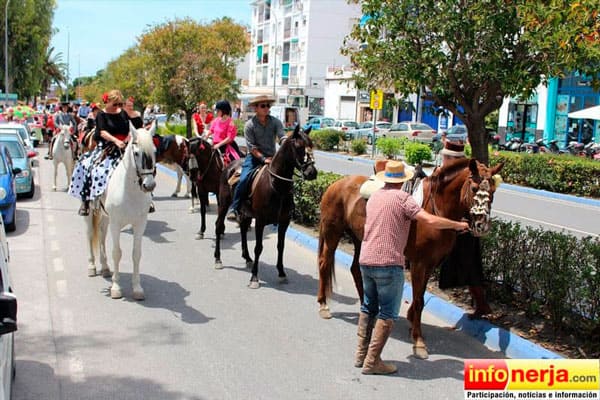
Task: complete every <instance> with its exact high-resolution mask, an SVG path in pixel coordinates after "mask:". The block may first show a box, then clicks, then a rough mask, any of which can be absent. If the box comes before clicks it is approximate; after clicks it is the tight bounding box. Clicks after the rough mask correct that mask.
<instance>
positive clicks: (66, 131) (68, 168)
mask: <svg viewBox="0 0 600 400" xmlns="http://www.w3.org/2000/svg"><path fill="white" fill-rule="evenodd" d="M71 128H72V126H71V124H69V125H61V126H60V132H59V133H58V134H57V135H56V137H55V138H54V145H53V146H52V163H53V164H54V184H53V185H52V190H54V191H56V176H57V175H58V166H59V165H60V164H63V165H64V166H65V172H66V173H67V187H68V186H69V183H70V182H71V175H72V174H73V164H74V163H73V149H72V148H71Z"/></svg>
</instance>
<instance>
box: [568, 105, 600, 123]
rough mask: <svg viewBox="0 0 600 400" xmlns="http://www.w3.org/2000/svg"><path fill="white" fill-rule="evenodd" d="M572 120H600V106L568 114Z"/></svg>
mask: <svg viewBox="0 0 600 400" xmlns="http://www.w3.org/2000/svg"><path fill="white" fill-rule="evenodd" d="M567 115H568V117H569V118H572V119H595V120H600V106H595V107H590V108H584V109H583V110H579V111H573V112H571V113H569V114H567Z"/></svg>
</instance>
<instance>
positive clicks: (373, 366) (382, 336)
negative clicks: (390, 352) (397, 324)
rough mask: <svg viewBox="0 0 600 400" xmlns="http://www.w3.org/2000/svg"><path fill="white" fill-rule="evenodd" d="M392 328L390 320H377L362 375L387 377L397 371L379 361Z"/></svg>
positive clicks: (393, 367)
mask: <svg viewBox="0 0 600 400" xmlns="http://www.w3.org/2000/svg"><path fill="white" fill-rule="evenodd" d="M393 326H394V321H393V320H391V319H378V320H377V322H376V323H375V329H374V330H373V337H372V338H371V343H370V344H369V351H368V353H367V357H365V362H364V366H363V369H362V373H363V375H372V374H375V375H388V374H393V373H394V372H396V371H397V370H398V368H396V366H395V365H394V364H386V363H384V362H383V361H381V352H382V350H383V347H384V346H385V343H386V342H387V340H388V338H389V337H390V334H391V333H392V327H393Z"/></svg>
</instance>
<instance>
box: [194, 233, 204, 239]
mask: <svg viewBox="0 0 600 400" xmlns="http://www.w3.org/2000/svg"><path fill="white" fill-rule="evenodd" d="M202 239H204V233H196V240H202Z"/></svg>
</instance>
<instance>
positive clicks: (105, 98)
mask: <svg viewBox="0 0 600 400" xmlns="http://www.w3.org/2000/svg"><path fill="white" fill-rule="evenodd" d="M102 102H104V104H106V103H108V93H104V94H103V95H102Z"/></svg>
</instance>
